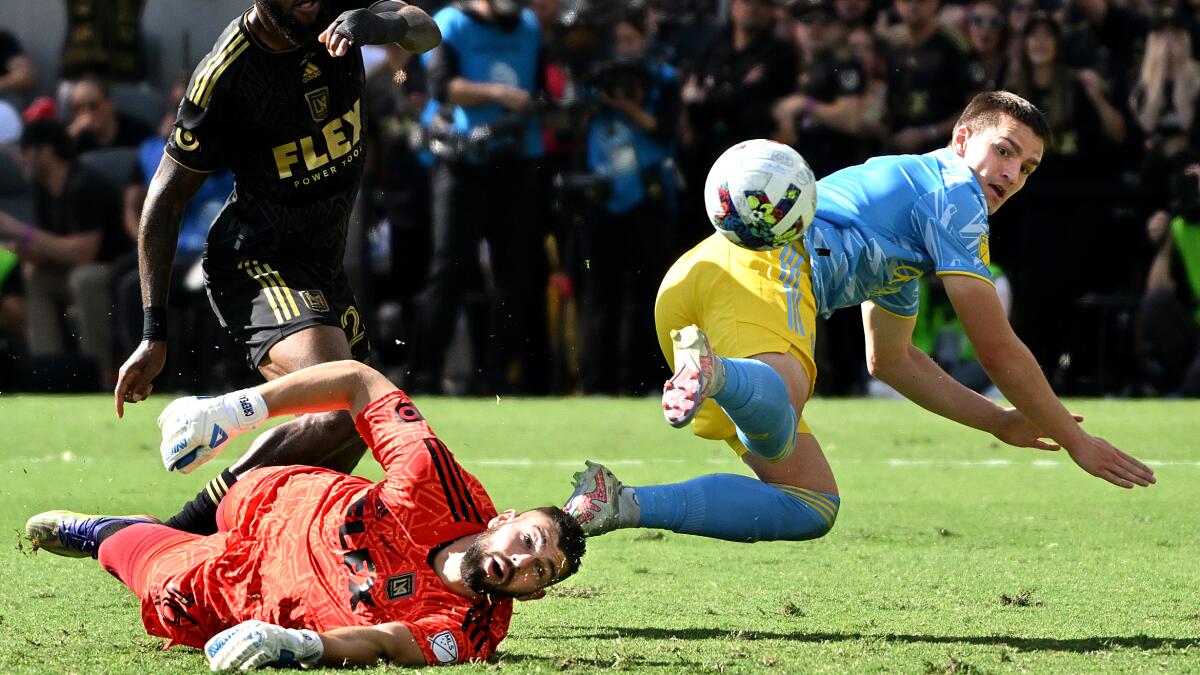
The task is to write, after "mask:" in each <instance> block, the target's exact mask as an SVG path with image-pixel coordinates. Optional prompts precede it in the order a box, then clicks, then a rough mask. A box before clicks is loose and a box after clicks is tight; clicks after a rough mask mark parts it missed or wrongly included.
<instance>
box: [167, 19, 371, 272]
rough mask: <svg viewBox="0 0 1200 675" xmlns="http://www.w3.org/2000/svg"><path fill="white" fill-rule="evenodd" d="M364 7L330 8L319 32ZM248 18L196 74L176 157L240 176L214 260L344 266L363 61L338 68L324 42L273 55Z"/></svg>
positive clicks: (173, 142) (357, 55)
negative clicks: (286, 259)
mask: <svg viewBox="0 0 1200 675" xmlns="http://www.w3.org/2000/svg"><path fill="white" fill-rule="evenodd" d="M367 4H369V0H368V1H360V2H354V1H353V0H326V2H325V7H324V8H323V9H322V14H321V16H320V17H319V18H318V19H317V23H318V24H319V25H320V28H321V29H323V28H324V27H325V26H328V25H329V23H330V22H331V21H332V20H333V19H334V18H335V17H337V15H338V14H340V13H341V12H342V11H345V10H347V9H353V8H355V7H363V6H366V5H367ZM251 11H252V10H251ZM248 14H249V12H247V13H244V14H242V16H240V17H238V18H237V19H235V20H234V21H233V22H232V23H230V24H229V26H228V27H227V28H226V29H225V31H224V32H222V33H221V36H220V37H219V38H218V39H217V42H216V45H215V46H214V47H213V49H212V51H211V52H210V53H209V54H208V56H206V57H205V58H204V59H203V60H202V61H201V62H200V64H199V65H198V66H197V67H196V70H195V72H193V73H192V79H191V81H190V82H189V83H188V88H187V92H186V95H185V97H184V100H183V102H182V103H181V104H180V106H179V114H178V117H177V118H176V121H175V129H174V131H173V132H172V133H171V136H170V138H169V139H168V141H167V154H168V156H170V157H171V159H173V160H175V161H176V162H178V163H179V164H182V165H183V166H184V167H186V168H188V169H191V170H193V171H201V172H208V171H217V170H220V169H230V170H232V171H233V173H234V178H235V184H234V189H233V193H232V195H231V196H230V198H229V200H228V202H227V203H226V205H225V208H224V209H222V211H221V213H220V215H219V216H217V219H216V221H215V222H214V224H213V226H212V229H211V230H210V231H209V237H208V255H210V256H214V255H232V256H237V257H252V256H255V255H264V254H268V253H277V254H284V255H290V256H299V257H302V258H305V259H307V260H309V261H310V262H312V263H315V264H319V265H321V266H323V267H326V268H329V269H335V268H338V267H340V265H341V260H342V254H343V252H344V251H345V246H346V226H347V222H348V220H349V218H350V212H351V209H352V208H353V206H354V201H355V198H356V195H357V192H358V184H359V179H360V178H361V176H362V170H363V164H364V160H365V157H364V155H365V152H364V145H363V142H364V140H365V138H366V133H365V131H364V125H365V124H366V116H365V112H366V106H365V105H364V104H363V100H362V96H363V88H364V83H365V78H364V73H363V61H362V54H361V52H360V51H359V50H358V49H351V50H350V52H348V53H347V54H346V55H345V56H342V57H340V58H334V57H332V56H330V55H329V53H328V52H327V51H326V50H325V47H324V45H322V44H320V43H317V42H315V41H314V42H313V43H311V44H309V45H306V46H303V47H299V48H296V49H293V50H290V51H284V52H277V51H272V50H270V49H268V48H267V47H265V46H264V45H263V44H262V43H261V42H260V41H259V40H258V39H257V38H256V37H255V36H254V35H253V34H252V33H251V31H250V28H249V27H248V26H247V25H246V21H247V16H248Z"/></svg>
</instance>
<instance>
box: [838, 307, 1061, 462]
mask: <svg viewBox="0 0 1200 675" xmlns="http://www.w3.org/2000/svg"><path fill="white" fill-rule="evenodd" d="M862 316H863V331H864V334H865V336H866V346H867V369H868V370H869V371H870V372H871V375H873V376H875V377H877V378H879V379H880V380H883V381H884V382H886V383H888V384H889V385H891V386H892V388H894V389H895V390H896V391H898V392H900V393H901V394H903V395H904V396H905V397H906V398H908V399H909V400H911V401H912V402H914V403H916V404H917V405H919V406H921V407H922V408H925V409H926V410H928V411H930V412H933V413H936V414H938V415H941V416H942V417H945V418H947V419H951V420H954V421H955V422H958V423H959V424H964V425H966V426H969V427H973V428H975V429H979V430H981V431H987V432H988V433H996V431H997V429H999V428H1000V427H1001V426H1002V424H1003V421H1004V419H1005V415H1006V413H1005V411H1004V409H1003V408H1001V407H999V406H997V405H996V404H995V403H993V402H992V401H990V400H989V399H988V398H986V397H984V396H980V395H979V394H977V393H976V392H974V391H971V390H970V389H968V388H967V387H965V386H963V385H962V384H960V383H959V382H957V381H956V380H955V379H954V378H952V377H950V375H949V374H948V373H947V372H946V371H945V370H942V368H941V367H940V366H938V364H937V363H935V362H934V361H933V359H931V358H929V356H928V355H927V354H926V353H925V352H923V351H921V350H920V349H917V348H916V347H915V346H914V345H913V343H912V334H913V328H914V327H915V326H916V320H915V319H906V318H903V317H899V316H896V315H894V314H890V313H888V312H886V311H884V310H882V309H880V308H879V307H877V306H876V305H875V303H872V302H866V303H863V305H862ZM1004 440H1005V441H1007V442H1010V443H1013V444H1014V445H1021V446H1029V447H1043V445H1044V444H1043V445H1038V444H1037V435H1036V434H1035V435H1033V436H1032V437H1031V438H1030V437H1027V438H1021V439H1017V438H1005V439H1004Z"/></svg>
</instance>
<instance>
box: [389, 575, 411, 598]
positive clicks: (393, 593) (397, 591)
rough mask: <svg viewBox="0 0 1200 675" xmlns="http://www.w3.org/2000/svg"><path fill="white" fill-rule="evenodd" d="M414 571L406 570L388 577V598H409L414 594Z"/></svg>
mask: <svg viewBox="0 0 1200 675" xmlns="http://www.w3.org/2000/svg"><path fill="white" fill-rule="evenodd" d="M414 585H415V584H414V583H413V573H412V572H405V573H404V574H398V575H396V576H394V577H388V580H387V596H388V600H400V599H401V598H407V597H408V596H410V595H412V594H413V586H414Z"/></svg>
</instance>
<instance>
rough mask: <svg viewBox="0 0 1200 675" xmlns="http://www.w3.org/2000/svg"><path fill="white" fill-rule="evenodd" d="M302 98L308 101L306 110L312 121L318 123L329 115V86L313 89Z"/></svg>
mask: <svg viewBox="0 0 1200 675" xmlns="http://www.w3.org/2000/svg"><path fill="white" fill-rule="evenodd" d="M304 98H305V100H307V101H308V112H309V114H310V115H312V118H313V121H314V122H317V123H318V124H319V123H321V122H324V121H325V119H326V118H327V117H329V87H321V88H320V89H314V90H312V91H310V92H308V93H307V94H305V95H304Z"/></svg>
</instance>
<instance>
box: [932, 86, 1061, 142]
mask: <svg viewBox="0 0 1200 675" xmlns="http://www.w3.org/2000/svg"><path fill="white" fill-rule="evenodd" d="M1001 115H1008V116H1009V117H1011V118H1013V119H1014V120H1016V121H1018V122H1020V123H1021V124H1024V125H1025V126H1027V127H1029V130H1030V131H1032V132H1033V133H1034V135H1035V136H1037V137H1038V138H1040V139H1042V143H1044V144H1046V145H1049V144H1050V142H1051V140H1052V139H1053V137H1054V134H1053V133H1052V132H1051V131H1050V124H1049V123H1047V122H1046V116H1045V115H1043V114H1042V111H1041V110H1038V109H1037V106H1035V105H1034V104H1032V103H1030V102H1029V101H1026V100H1025V99H1023V98H1021V97H1020V96H1017V95H1016V94H1014V93H1012V92H1009V91H985V92H982V93H980V94H976V95H975V98H972V99H971V102H970V103H968V104H967V107H966V109H965V110H963V112H962V115H959V117H958V121H957V122H955V123H954V126H955V127H959V126H966V127H967V128H968V129H970V130H971V131H973V132H974V131H980V130H982V129H987V128H990V127H994V126H996V125H997V124H999V123H1000V116H1001Z"/></svg>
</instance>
